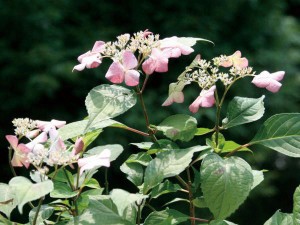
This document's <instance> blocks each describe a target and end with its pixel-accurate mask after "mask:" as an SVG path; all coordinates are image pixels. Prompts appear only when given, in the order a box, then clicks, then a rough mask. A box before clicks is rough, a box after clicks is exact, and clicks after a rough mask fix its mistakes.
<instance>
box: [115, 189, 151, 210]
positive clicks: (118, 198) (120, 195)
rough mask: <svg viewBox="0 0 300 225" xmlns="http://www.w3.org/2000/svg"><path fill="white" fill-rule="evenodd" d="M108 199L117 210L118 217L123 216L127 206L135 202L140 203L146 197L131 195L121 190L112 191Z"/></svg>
mask: <svg viewBox="0 0 300 225" xmlns="http://www.w3.org/2000/svg"><path fill="white" fill-rule="evenodd" d="M110 198H111V200H112V201H113V202H114V204H115V205H116V206H117V208H118V212H119V215H123V213H124V210H125V208H127V206H129V205H131V204H134V203H135V202H138V203H141V202H142V201H143V200H144V199H146V198H148V196H147V195H142V194H131V193H129V192H127V191H124V190H122V189H113V190H112V191H111V192H110Z"/></svg>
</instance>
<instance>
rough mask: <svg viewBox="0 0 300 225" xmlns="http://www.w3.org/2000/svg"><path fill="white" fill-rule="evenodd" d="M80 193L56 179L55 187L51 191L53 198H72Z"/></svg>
mask: <svg viewBox="0 0 300 225" xmlns="http://www.w3.org/2000/svg"><path fill="white" fill-rule="evenodd" d="M77 194H78V191H73V190H72V189H71V188H70V186H69V185H66V184H65V183H63V182H59V181H54V189H53V191H52V192H51V193H50V197H51V198H72V197H74V196H76V195H77Z"/></svg>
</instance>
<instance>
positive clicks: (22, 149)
mask: <svg viewBox="0 0 300 225" xmlns="http://www.w3.org/2000/svg"><path fill="white" fill-rule="evenodd" d="M5 138H6V140H7V141H8V142H9V144H10V145H11V147H12V148H13V150H14V156H13V158H12V160H11V165H12V166H15V167H22V166H23V165H24V166H25V167H26V168H28V167H29V165H30V163H29V162H28V160H27V154H28V153H29V152H30V151H31V150H30V149H29V148H28V147H27V146H26V145H25V144H22V143H21V144H19V140H18V138H17V137H16V136H14V135H6V136H5Z"/></svg>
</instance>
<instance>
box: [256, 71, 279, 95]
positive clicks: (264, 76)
mask: <svg viewBox="0 0 300 225" xmlns="http://www.w3.org/2000/svg"><path fill="white" fill-rule="evenodd" d="M284 74H285V72H284V71H278V72H275V73H269V72H268V71H263V72H261V73H260V74H258V75H256V76H254V78H253V80H252V83H253V84H254V85H255V86H257V87H260V88H266V89H267V90H268V91H271V92H273V93H275V92H278V91H279V89H280V87H281V83H280V82H279V81H281V80H282V79H283V77H284Z"/></svg>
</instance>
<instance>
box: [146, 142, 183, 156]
mask: <svg viewBox="0 0 300 225" xmlns="http://www.w3.org/2000/svg"><path fill="white" fill-rule="evenodd" d="M178 148H179V146H178V145H177V144H176V143H175V142H173V141H170V140H168V139H160V140H157V142H155V143H153V144H152V145H151V148H150V149H149V150H148V151H147V153H148V154H156V153H158V152H160V151H165V150H170V149H178Z"/></svg>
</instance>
